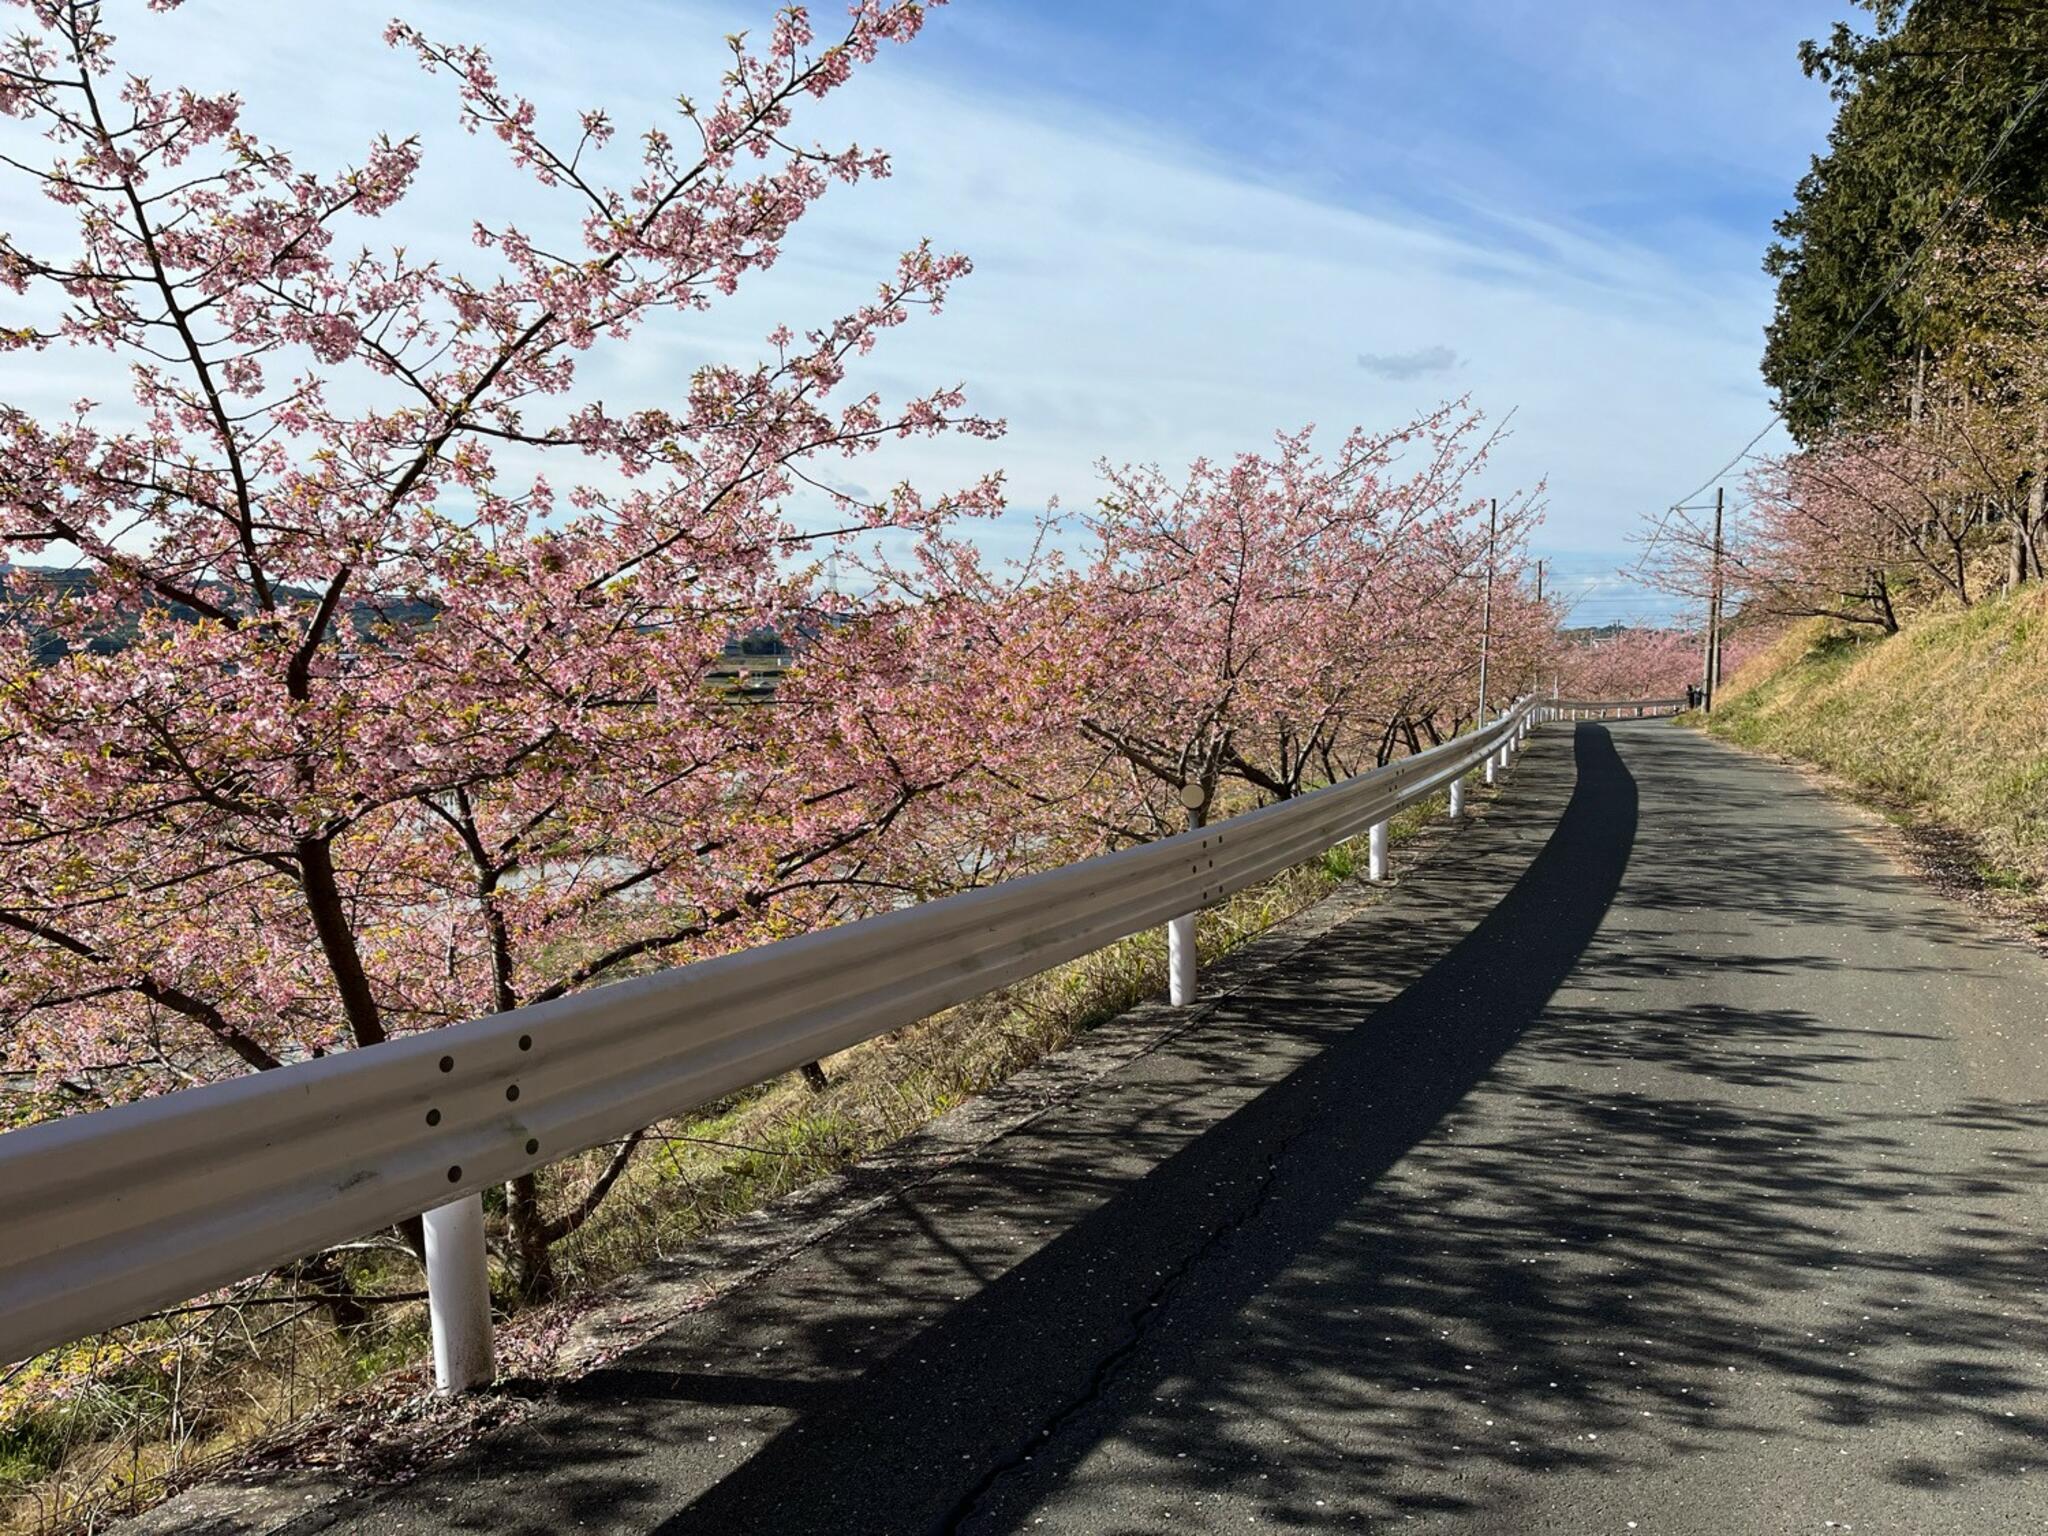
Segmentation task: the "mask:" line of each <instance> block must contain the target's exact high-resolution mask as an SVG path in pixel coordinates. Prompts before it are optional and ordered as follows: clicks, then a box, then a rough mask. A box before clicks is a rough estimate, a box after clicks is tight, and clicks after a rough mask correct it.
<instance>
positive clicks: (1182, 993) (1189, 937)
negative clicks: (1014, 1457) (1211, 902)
mask: <svg viewBox="0 0 2048 1536" xmlns="http://www.w3.org/2000/svg"><path fill="white" fill-rule="evenodd" d="M1166 1000H1167V1001H1168V1002H1170V1003H1172V1004H1173V1006H1174V1007H1176V1008H1185V1007H1187V1005H1188V1004H1189V1003H1192V1002H1193V1001H1194V1000H1195V914H1194V913H1192V912H1190V913H1188V914H1187V915H1186V916H1184V917H1170V918H1168V919H1167V920H1166Z"/></svg>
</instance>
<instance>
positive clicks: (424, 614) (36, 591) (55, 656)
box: [0, 565, 440, 665]
mask: <svg viewBox="0 0 2048 1536" xmlns="http://www.w3.org/2000/svg"><path fill="white" fill-rule="evenodd" d="M0 575H4V576H5V578H6V579H5V580H4V581H0V625H6V626H8V627H11V628H23V629H26V630H27V631H28V632H29V634H30V636H31V643H32V644H33V645H34V647H35V654H36V659H37V660H38V661H39V662H42V663H44V664H45V665H47V664H49V663H51V662H55V661H59V660H61V659H62V658H63V657H65V656H67V655H69V654H70V650H71V646H70V643H69V642H68V641H66V640H65V639H64V638H63V637H62V636H61V635H57V634H54V633H52V632H51V631H50V629H49V628H48V627H47V625H45V624H44V623H43V622H42V620H41V619H40V617H39V615H40V613H41V611H42V610H43V609H44V608H46V607H48V606H49V605H51V604H54V603H58V602H61V601H63V600H64V599H65V598H66V597H68V596H71V595H74V594H76V595H84V594H86V593H89V592H90V591H91V590H92V584H93V581H94V579H95V576H94V573H93V572H92V571H86V570H78V569H76V568H66V567H62V566H47V565H16V566H0ZM197 589H198V590H199V591H200V592H201V593H203V594H207V595H209V596H211V595H212V594H215V593H219V594H221V595H222V596H223V597H226V596H227V595H228V591H229V589H228V588H227V587H226V586H225V585H224V584H223V583H221V582H217V581H202V582H200V583H198V584H197ZM276 590H277V593H278V596H279V598H280V599H281V600H283V601H285V602H287V603H291V604H294V605H296V604H302V603H303V604H307V605H310V604H313V603H317V602H318V601H319V600H320V594H319V593H317V592H314V591H312V590H310V589H308V588H305V587H291V586H285V587H279V588H277V589H276ZM150 601H151V602H152V603H153V605H154V606H155V607H156V608H157V609H159V610H160V611H168V612H169V614H170V616H171V617H172V618H173V619H181V620H190V619H192V618H194V617H196V615H195V614H194V613H193V611H192V610H191V609H190V608H187V607H186V606H184V605H183V604H182V603H171V602H165V601H162V600H159V599H151V600H150ZM439 611H440V609H439V606H438V605H437V604H434V603H431V602H428V601H426V600H424V599H421V598H396V599H388V600H377V601H368V602H358V603H352V604H350V606H349V610H348V612H349V622H350V623H352V624H353V625H354V626H355V628H356V632H357V633H358V634H369V633H370V632H371V631H372V630H374V629H376V628H377V627H379V626H381V625H387V624H425V623H429V622H431V621H432V619H433V618H434V615H435V614H437V613H438V612H439ZM141 618H142V614H141V611H140V610H137V611H136V612H135V613H133V614H131V615H129V616H128V617H127V619H126V622H125V623H123V624H121V625H119V626H118V627H116V628H113V629H109V630H106V631H103V632H102V633H100V634H98V635H95V636H94V637H93V639H92V640H91V641H90V642H89V643H88V644H87V646H86V650H87V651H88V652H89V653H90V654H92V655H96V656H111V655H113V654H114V653H116V652H118V651H121V650H125V649H126V648H127V647H128V646H129V645H130V644H132V643H133V642H134V639H135V632H136V629H137V627H138V626H139V624H140V622H141Z"/></svg>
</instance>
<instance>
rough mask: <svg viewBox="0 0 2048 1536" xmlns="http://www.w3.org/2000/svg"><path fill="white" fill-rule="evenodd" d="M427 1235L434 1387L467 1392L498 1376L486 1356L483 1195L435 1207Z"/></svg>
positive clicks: (488, 1333)
mask: <svg viewBox="0 0 2048 1536" xmlns="http://www.w3.org/2000/svg"><path fill="white" fill-rule="evenodd" d="M421 1222H422V1224H423V1225H424V1226H425V1227H426V1237H427V1312H428V1314H429V1317H430V1318H431V1320H432V1323H433V1328H434V1386H435V1387H436V1389H438V1390H439V1391H441V1392H444V1393H452V1392H467V1391H468V1390H469V1389H470V1388H472V1387H483V1386H489V1385H490V1383H491V1381H492V1379H493V1378H494V1377H495V1376H496V1375H497V1374H498V1368H497V1362H496V1361H495V1360H494V1359H493V1358H492V1354H491V1272H490V1269H489V1267H488V1266H487V1264H486V1262H485V1259H484V1197H483V1196H482V1195H469V1196H467V1197H465V1198H463V1199H461V1200H457V1201H454V1202H452V1203H451V1204H448V1205H441V1206H436V1207H435V1208H434V1209H433V1210H431V1211H428V1212H427V1213H426V1215H425V1216H423V1217H422V1218H421Z"/></svg>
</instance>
